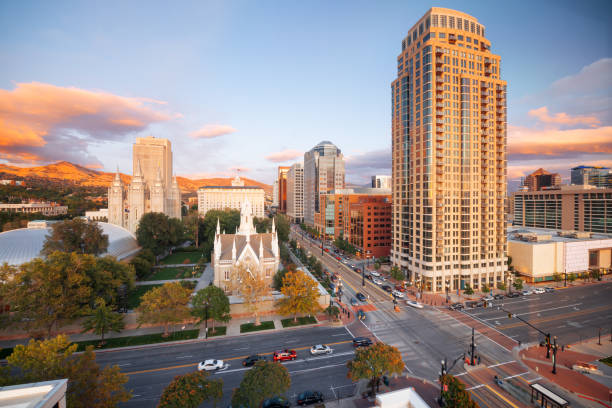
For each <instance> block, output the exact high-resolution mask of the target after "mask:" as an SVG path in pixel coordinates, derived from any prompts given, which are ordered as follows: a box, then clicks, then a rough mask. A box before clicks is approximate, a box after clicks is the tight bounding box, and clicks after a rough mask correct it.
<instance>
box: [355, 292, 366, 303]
mask: <svg viewBox="0 0 612 408" xmlns="http://www.w3.org/2000/svg"><path fill="white" fill-rule="evenodd" d="M355 297H356V298H357V299H359V300H360V301H362V302H365V301H366V297H365V295H364V294H363V293H361V292H357V293H356V294H355Z"/></svg>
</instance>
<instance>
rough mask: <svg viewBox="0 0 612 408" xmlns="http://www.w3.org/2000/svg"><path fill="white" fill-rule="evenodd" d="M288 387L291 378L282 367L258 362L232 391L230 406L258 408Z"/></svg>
mask: <svg viewBox="0 0 612 408" xmlns="http://www.w3.org/2000/svg"><path fill="white" fill-rule="evenodd" d="M290 386H291V377H290V376H289V372H288V371H287V369H286V368H285V367H284V366H283V365H281V364H280V363H277V362H272V361H258V362H256V363H255V366H254V367H253V368H251V369H250V370H249V371H247V372H246V373H245V374H244V377H243V379H242V382H241V383H240V387H239V388H237V389H235V390H234V395H232V406H245V407H259V406H261V403H262V402H263V401H264V400H265V399H267V398H271V397H274V396H277V395H280V394H283V393H285V392H286V391H287V390H288V389H289V387H290Z"/></svg>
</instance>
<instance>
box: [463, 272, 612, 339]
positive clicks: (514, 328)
mask: <svg viewBox="0 0 612 408" xmlns="http://www.w3.org/2000/svg"><path fill="white" fill-rule="evenodd" d="M611 294H612V282H606V283H598V284H593V285H584V286H582V285H581V286H574V287H568V288H562V289H558V290H555V291H554V292H552V293H543V294H532V295H528V296H521V297H519V298H505V299H503V300H496V301H494V307H492V308H486V309H485V308H476V309H467V310H466V311H465V313H467V314H469V315H470V316H473V317H474V318H477V319H478V320H480V321H481V322H483V323H485V324H487V325H489V326H491V327H493V328H495V329H496V330H499V331H501V332H502V333H504V334H506V335H507V336H509V337H511V338H512V339H514V340H517V341H521V342H522V343H528V342H534V341H542V340H544V336H543V335H542V334H541V333H540V332H539V331H537V330H536V329H534V328H532V327H529V325H527V324H525V323H523V322H521V321H520V320H519V319H518V318H509V317H508V312H510V313H512V314H513V315H514V316H518V317H520V318H522V319H523V320H526V321H528V322H529V323H530V324H532V325H533V326H535V327H536V328H538V329H539V330H541V331H542V332H544V333H550V334H551V341H552V336H557V342H558V343H559V344H571V343H576V342H579V341H581V340H582V339H587V338H593V337H597V335H598V333H599V329H600V328H601V329H602V336H606V337H608V338H609V336H610V330H611V329H612V317H611V316H612V298H611ZM504 310H506V311H508V312H506V311H504Z"/></svg>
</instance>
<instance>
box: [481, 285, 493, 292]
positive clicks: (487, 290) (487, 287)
mask: <svg viewBox="0 0 612 408" xmlns="http://www.w3.org/2000/svg"><path fill="white" fill-rule="evenodd" d="M480 290H481V291H482V293H489V291H490V290H491V288H490V287H489V285H487V284H486V283H485V284H484V285H482V288H481V289H480Z"/></svg>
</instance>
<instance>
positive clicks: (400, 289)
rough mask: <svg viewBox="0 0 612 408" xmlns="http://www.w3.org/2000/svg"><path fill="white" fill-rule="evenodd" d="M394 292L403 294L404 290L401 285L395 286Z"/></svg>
mask: <svg viewBox="0 0 612 408" xmlns="http://www.w3.org/2000/svg"><path fill="white" fill-rule="evenodd" d="M395 290H397V291H398V292H405V291H406V288H405V287H403V286H402V285H395Z"/></svg>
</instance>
